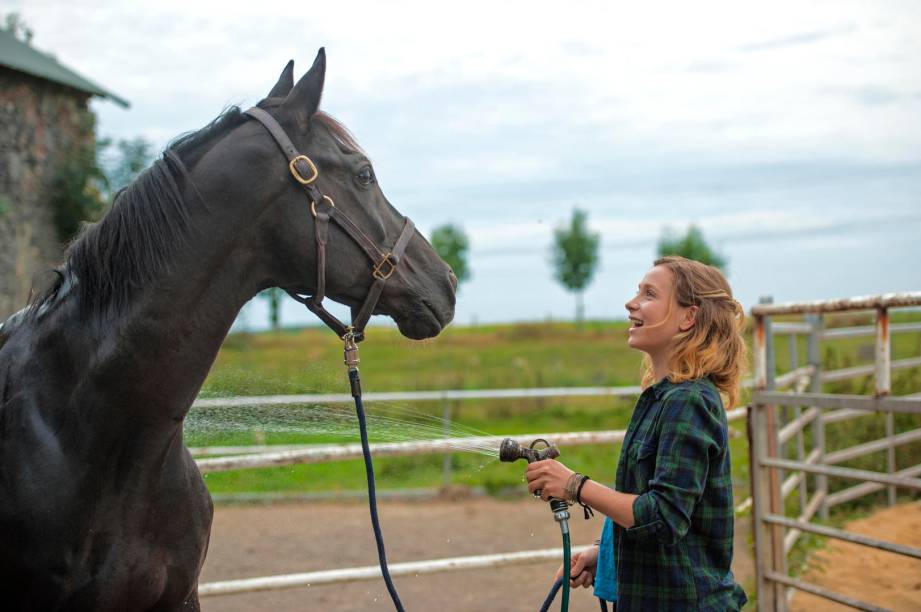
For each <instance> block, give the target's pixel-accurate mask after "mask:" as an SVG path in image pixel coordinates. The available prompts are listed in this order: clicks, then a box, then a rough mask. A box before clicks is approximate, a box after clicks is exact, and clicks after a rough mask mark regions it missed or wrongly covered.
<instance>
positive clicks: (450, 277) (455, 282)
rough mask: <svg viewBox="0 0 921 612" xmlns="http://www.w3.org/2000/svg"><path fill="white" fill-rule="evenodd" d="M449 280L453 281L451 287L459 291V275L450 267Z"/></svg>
mask: <svg viewBox="0 0 921 612" xmlns="http://www.w3.org/2000/svg"><path fill="white" fill-rule="evenodd" d="M448 280H449V281H450V282H451V287H453V288H454V290H455V291H457V277H456V276H454V270H451V269H448Z"/></svg>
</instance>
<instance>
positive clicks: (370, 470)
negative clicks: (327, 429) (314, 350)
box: [349, 368, 405, 612]
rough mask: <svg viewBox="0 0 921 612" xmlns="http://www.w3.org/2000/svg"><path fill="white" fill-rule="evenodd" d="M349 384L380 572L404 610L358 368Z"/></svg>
mask: <svg viewBox="0 0 921 612" xmlns="http://www.w3.org/2000/svg"><path fill="white" fill-rule="evenodd" d="M349 384H350V385H351V387H352V397H354V398H355V412H356V413H357V414H358V431H359V433H360V434H361V452H362V454H363V455H364V458H365V475H366V476H367V478H368V506H369V507H370V509H371V527H372V528H373V529H374V541H375V542H377V559H378V561H379V562H380V565H381V574H383V575H384V582H385V583H386V584H387V592H388V593H390V599H392V600H393V606H394V608H396V610H397V612H405V610H404V609H403V602H401V601H400V596H399V595H398V594H397V589H396V587H395V586H393V579H392V578H391V577H390V570H389V569H387V553H386V552H385V551H384V536H383V534H382V533H381V522H380V519H379V518H378V516H377V489H376V487H375V486H374V465H373V464H372V463H371V448H370V446H368V424H367V423H366V422H365V408H364V405H363V404H362V403H361V380H360V379H359V377H358V369H357V368H350V369H349Z"/></svg>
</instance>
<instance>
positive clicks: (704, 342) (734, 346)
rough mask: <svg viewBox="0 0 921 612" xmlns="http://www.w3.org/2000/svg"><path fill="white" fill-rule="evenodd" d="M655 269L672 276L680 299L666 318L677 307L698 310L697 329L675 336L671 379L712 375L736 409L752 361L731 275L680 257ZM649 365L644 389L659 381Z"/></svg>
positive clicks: (647, 362)
mask: <svg viewBox="0 0 921 612" xmlns="http://www.w3.org/2000/svg"><path fill="white" fill-rule="evenodd" d="M653 265H654V266H665V267H666V268H668V269H669V270H671V272H672V281H673V284H672V287H673V291H672V295H673V296H674V299H673V300H670V301H669V307H668V313H667V314H666V319H665V320H667V319H668V317H670V316H671V314H672V307H673V305H674V304H677V305H678V306H681V307H684V308H687V307H690V306H697V309H698V310H697V315H696V317H695V319H694V324H693V325H692V326H691V328H690V329H688V330H687V331H684V332H679V333H677V334H675V336H674V337H673V338H672V346H673V349H672V353H671V357H670V358H669V362H668V379H669V380H670V381H671V382H673V383H680V382H684V381H686V380H693V379H695V378H702V377H704V376H708V377H710V380H712V381H713V383H714V384H715V385H716V388H717V389H719V390H720V393H721V394H722V395H723V396H724V400H725V401H726V403H725V406H726V409H727V410H728V409H730V408H732V407H733V406H735V404H736V402H737V401H738V399H739V383H740V382H741V380H742V375H743V374H744V373H745V367H746V362H747V360H746V348H745V341H744V339H743V338H742V327H743V325H744V323H745V311H744V310H743V309H742V305H741V304H740V303H739V302H738V301H736V300H735V299H734V298H733V297H732V288H731V287H730V286H729V283H728V282H727V281H726V277H725V276H723V273H722V272H720V271H719V269H717V268H715V267H713V266H708V265H706V264H702V263H700V262H698V261H693V260H690V259H685V258H684V257H679V256H677V255H670V256H668V257H662V258H660V259H657V260H656V261H655V262H654V264H653ZM663 322H664V321H663ZM643 367H644V370H645V371H644V373H643V387H648V386H649V385H651V384H652V383H653V382H655V380H654V379H655V375H654V372H653V367H652V360H651V359H650V358H649V355H646V356H645V357H644V359H643Z"/></svg>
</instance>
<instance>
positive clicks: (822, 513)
mask: <svg viewBox="0 0 921 612" xmlns="http://www.w3.org/2000/svg"><path fill="white" fill-rule="evenodd" d="M806 321H808V323H809V337H808V338H807V340H806V359H807V361H808V362H809V365H810V366H812V372H813V374H812V378H811V379H810V380H809V392H810V393H821V392H822V352H821V350H820V349H819V340H821V338H822V328H823V324H822V315H821V314H809V315H806ZM812 438H813V445H814V446H815V448H817V449H818V451H819V456H818V460H817V461H818V463H822V462H823V461H824V460H825V413H824V411H822V410H819V414H818V415H817V416H816V418H815V420H814V421H812ZM815 490H816V495H818V496H820V498H821V500H822V501H821V502H820V503H819V518H821V519H822V520H828V502H827V501H826V500H827V499H828V477H827V476H822V475H819V474H817V475H816V477H815Z"/></svg>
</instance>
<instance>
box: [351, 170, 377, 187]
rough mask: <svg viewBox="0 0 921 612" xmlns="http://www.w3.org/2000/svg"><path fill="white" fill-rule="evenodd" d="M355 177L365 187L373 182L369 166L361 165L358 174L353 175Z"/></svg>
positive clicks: (372, 173)
mask: <svg viewBox="0 0 921 612" xmlns="http://www.w3.org/2000/svg"><path fill="white" fill-rule="evenodd" d="M355 178H356V179H358V182H359V183H361V184H362V185H364V186H366V187H367V186H368V185H370V184H371V183H373V182H374V171H373V170H371V166H363V167H362V168H361V170H359V171H358V174H356V175H355Z"/></svg>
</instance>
